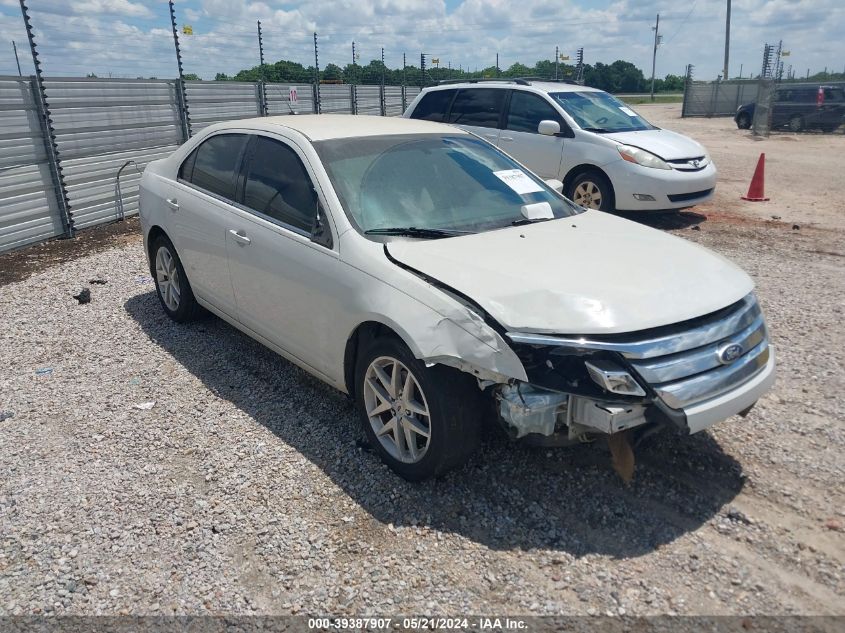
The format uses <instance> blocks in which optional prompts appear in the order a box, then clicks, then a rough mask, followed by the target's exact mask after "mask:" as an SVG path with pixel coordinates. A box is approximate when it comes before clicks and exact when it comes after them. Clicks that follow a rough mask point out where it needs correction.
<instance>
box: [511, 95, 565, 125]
mask: <svg viewBox="0 0 845 633" xmlns="http://www.w3.org/2000/svg"><path fill="white" fill-rule="evenodd" d="M540 121H557V122H558V123H561V129H562V128H563V125H562V121H561V119H560V115H558V113H557V111H556V110H555V109H554V108H553V107H552V106H551V104H549V103H548V102H547V101H545V100H544V99H543V98H542V97H538V96H537V95H533V94H531V93H529V92H521V91H519V90H514V92H513V93H512V94H511V105H510V110H509V111H508V120H507V129H509V130H513V131H514V132H531V133H533V134H537V127H538V126H539V125H540Z"/></svg>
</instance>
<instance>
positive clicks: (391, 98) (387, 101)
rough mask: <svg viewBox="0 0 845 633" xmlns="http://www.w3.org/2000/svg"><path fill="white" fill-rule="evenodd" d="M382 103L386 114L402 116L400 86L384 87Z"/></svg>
mask: <svg viewBox="0 0 845 633" xmlns="http://www.w3.org/2000/svg"><path fill="white" fill-rule="evenodd" d="M384 105H385V109H386V110H387V116H402V112H403V111H404V110H403V108H402V86H385V87H384Z"/></svg>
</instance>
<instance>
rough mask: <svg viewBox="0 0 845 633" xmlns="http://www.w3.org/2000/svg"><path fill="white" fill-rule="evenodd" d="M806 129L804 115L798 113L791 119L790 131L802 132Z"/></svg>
mask: <svg viewBox="0 0 845 633" xmlns="http://www.w3.org/2000/svg"><path fill="white" fill-rule="evenodd" d="M803 129H804V117H802V116H801V115H799V114H796V115H795V116H794V117H792V118H791V119H789V131H790V132H800V131H801V130H803Z"/></svg>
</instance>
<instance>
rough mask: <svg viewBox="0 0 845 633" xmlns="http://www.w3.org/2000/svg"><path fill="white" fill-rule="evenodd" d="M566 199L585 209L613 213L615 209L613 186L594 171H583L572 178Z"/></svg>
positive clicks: (604, 177)
mask: <svg viewBox="0 0 845 633" xmlns="http://www.w3.org/2000/svg"><path fill="white" fill-rule="evenodd" d="M566 197H567V198H569V199H570V200H572V202H574V203H575V204H578V205H581V206H582V207H585V208H587V209H597V210H599V211H613V210H614V208H615V207H616V201H615V199H614V194H613V186H612V185H611V184H610V181H609V180H608V179H607V177H606V176H605V175H604V174H602V173H601V172H599V171H596V170H590V171H585V172H583V173H581V174H578V175H577V176H576V177H575V178H573V179H572V182H571V183H569V188H568V189H567V192H566Z"/></svg>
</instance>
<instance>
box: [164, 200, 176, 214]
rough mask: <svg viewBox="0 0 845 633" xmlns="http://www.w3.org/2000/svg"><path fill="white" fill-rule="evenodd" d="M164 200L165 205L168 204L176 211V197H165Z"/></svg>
mask: <svg viewBox="0 0 845 633" xmlns="http://www.w3.org/2000/svg"><path fill="white" fill-rule="evenodd" d="M165 202H166V203H167V206H169V207H170V208H171V209H173V210H174V211H178V210H179V203H178V202H176V198H167V199H166V200H165Z"/></svg>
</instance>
